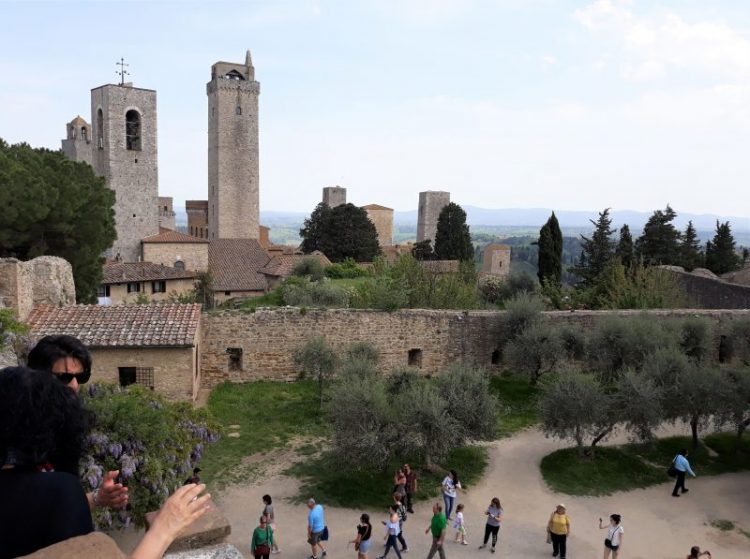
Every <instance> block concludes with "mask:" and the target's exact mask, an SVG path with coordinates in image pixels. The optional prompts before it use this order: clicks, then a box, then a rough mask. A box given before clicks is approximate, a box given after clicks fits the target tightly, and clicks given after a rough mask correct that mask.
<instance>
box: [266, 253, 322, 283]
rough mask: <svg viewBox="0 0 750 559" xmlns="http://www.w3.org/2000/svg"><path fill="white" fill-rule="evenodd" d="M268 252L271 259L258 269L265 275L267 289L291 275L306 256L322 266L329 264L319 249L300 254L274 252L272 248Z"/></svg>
mask: <svg viewBox="0 0 750 559" xmlns="http://www.w3.org/2000/svg"><path fill="white" fill-rule="evenodd" d="M268 252H269V254H270V255H271V260H269V261H268V264H266V265H265V266H263V267H262V268H261V269H260V273H261V274H263V275H264V276H266V281H267V282H268V288H269V289H274V288H275V287H277V286H279V285H280V284H281V282H282V281H284V280H285V279H286V278H288V277H289V276H291V275H292V273H293V272H294V267H295V266H296V265H297V264H299V263H300V262H301V261H302V260H304V259H306V258H314V259H316V260H317V261H318V262H320V265H321V266H323V267H324V268H325V267H326V266H330V265H331V261H330V260H329V259H328V257H327V256H326V255H325V254H323V253H322V252H320V251H319V250H315V251H313V252H311V253H310V254H301V253H297V252H293V253H283V252H274V251H273V250H269V251H268Z"/></svg>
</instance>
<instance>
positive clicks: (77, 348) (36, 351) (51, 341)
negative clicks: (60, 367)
mask: <svg viewBox="0 0 750 559" xmlns="http://www.w3.org/2000/svg"><path fill="white" fill-rule="evenodd" d="M66 357H73V358H75V359H78V361H80V362H81V365H83V370H84V372H87V373H90V372H91V353H89V350H88V349H87V348H86V346H85V345H83V343H82V342H81V340H79V339H78V338H74V337H73V336H68V335H66V334H61V335H59V336H44V337H43V338H42V339H41V340H39V341H38V342H37V344H36V345H35V346H34V348H33V349H32V350H31V351H30V352H29V357H28V359H27V363H28V365H29V367H31V368H32V369H37V370H38V371H51V370H52V367H53V366H54V364H55V363H56V362H57V361H58V360H60V359H64V358H66Z"/></svg>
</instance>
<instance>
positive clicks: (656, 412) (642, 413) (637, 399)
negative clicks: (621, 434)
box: [612, 369, 664, 442]
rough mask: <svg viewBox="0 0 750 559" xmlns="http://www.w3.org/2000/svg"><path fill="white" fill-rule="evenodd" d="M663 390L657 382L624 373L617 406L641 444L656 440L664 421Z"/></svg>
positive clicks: (618, 385)
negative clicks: (657, 431) (655, 436)
mask: <svg viewBox="0 0 750 559" xmlns="http://www.w3.org/2000/svg"><path fill="white" fill-rule="evenodd" d="M662 395H663V389H661V388H660V387H658V386H657V385H656V383H655V382H654V380H653V379H651V378H648V377H647V376H644V375H639V374H638V373H636V372H635V371H633V370H632V369H629V370H627V371H625V372H624V373H623V375H622V376H621V377H620V379H619V381H618V383H617V389H616V391H615V392H614V394H613V396H612V399H613V407H614V408H615V413H616V415H617V416H618V418H619V419H620V421H622V422H624V423H625V428H626V429H627V430H628V431H630V432H631V433H632V434H633V436H634V437H635V438H636V439H638V440H640V441H641V442H651V441H652V440H654V429H656V428H657V427H658V426H659V425H661V423H662V421H663V420H664V412H663V409H662Z"/></svg>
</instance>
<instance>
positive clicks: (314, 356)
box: [292, 336, 338, 409]
mask: <svg viewBox="0 0 750 559" xmlns="http://www.w3.org/2000/svg"><path fill="white" fill-rule="evenodd" d="M292 359H293V361H294V365H295V366H296V367H297V369H298V371H299V376H300V378H306V377H311V378H313V379H315V381H317V383H318V402H319V405H320V408H321V409H322V408H323V389H324V386H325V384H326V383H327V382H328V381H329V380H330V379H331V377H333V375H334V373H335V372H336V365H337V363H338V359H337V357H336V353H335V352H334V351H333V349H331V347H330V346H329V345H328V343H327V342H326V341H325V338H322V337H319V336H318V337H314V338H311V339H309V340H308V341H307V342H306V343H305V344H304V345H303V346H302V347H299V348H297V349H296V350H294V353H293V354H292Z"/></svg>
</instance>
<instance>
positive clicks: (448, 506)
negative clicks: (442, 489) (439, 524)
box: [443, 493, 456, 518]
mask: <svg viewBox="0 0 750 559" xmlns="http://www.w3.org/2000/svg"><path fill="white" fill-rule="evenodd" d="M455 500H456V498H455V497H451V496H450V495H446V494H445V493H443V501H445V517H446V518H450V517H451V513H452V512H453V501H455Z"/></svg>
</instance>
